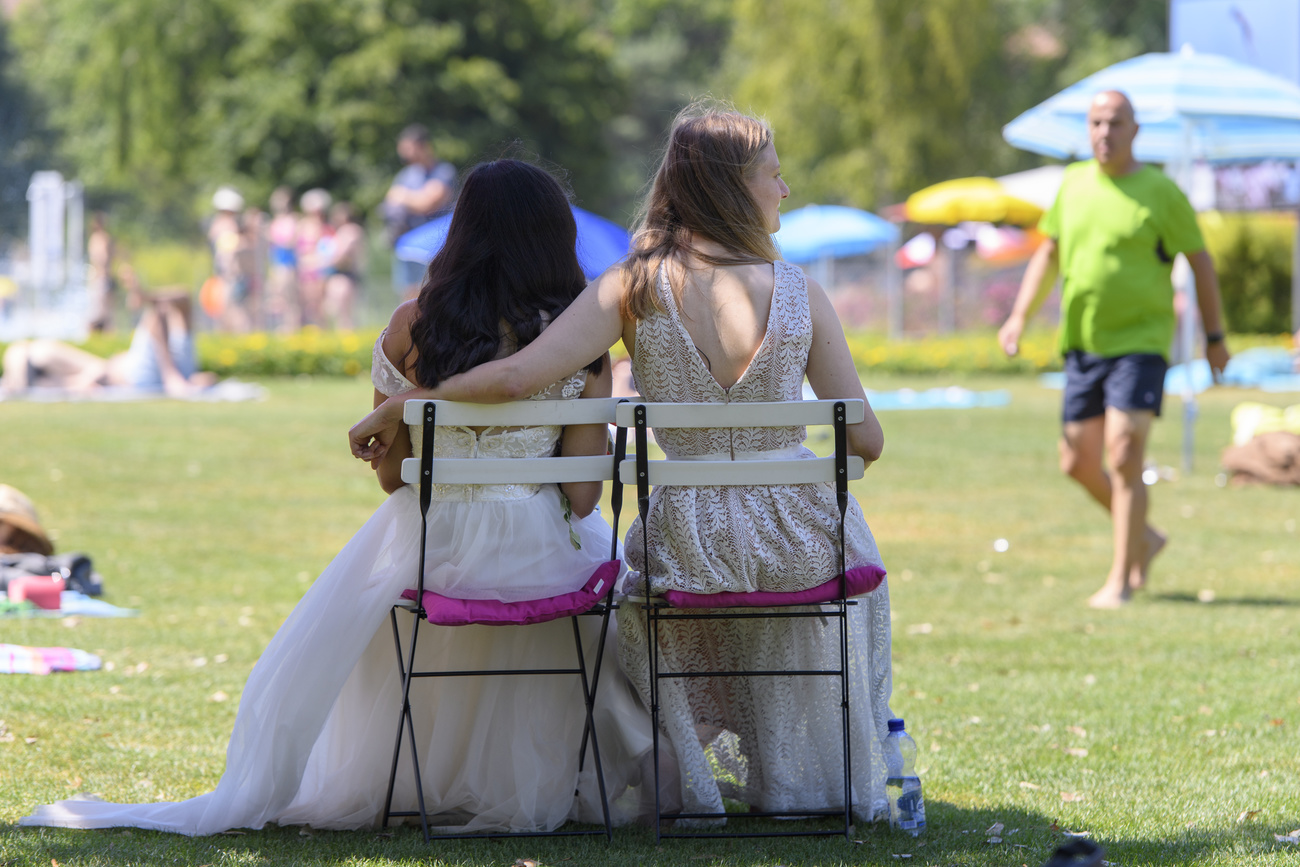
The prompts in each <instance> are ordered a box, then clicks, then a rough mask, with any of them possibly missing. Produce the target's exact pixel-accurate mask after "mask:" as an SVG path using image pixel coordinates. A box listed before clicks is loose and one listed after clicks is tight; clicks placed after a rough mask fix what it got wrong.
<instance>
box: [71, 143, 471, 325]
mask: <svg viewBox="0 0 1300 867" xmlns="http://www.w3.org/2000/svg"><path fill="white" fill-rule="evenodd" d="M397 153H398V155H399V156H400V157H401V160H402V163H403V168H402V169H401V171H399V172H398V173H397V175H396V177H394V179H393V182H392V184H391V186H390V187H389V189H388V191H387V193H386V195H385V197H384V201H383V203H382V204H381V205H380V208H379V211H380V215H381V216H382V218H383V222H384V226H385V230H386V235H387V240H388V243H389V245H390V247H393V246H396V244H397V241H398V239H399V238H401V237H402V236H403V235H405V234H406V233H408V232H411V231H412V230H414V229H416V228H418V227H420V226H422V225H424V224H425V223H427V222H429V221H431V220H434V219H436V218H438V217H442V216H445V215H447V214H449V213H450V211H451V209H452V206H453V205H454V204H455V197H456V169H455V167H454V166H452V165H451V164H450V163H448V162H445V161H443V160H440V159H438V157H437V155H436V154H435V152H434V149H433V145H432V143H431V141H430V136H429V131H428V129H426V128H425V127H424V126H421V125H419V124H413V125H411V126H408V127H406V128H405V129H404V130H402V132H401V134H400V135H399V136H398V139H397ZM206 232H207V241H208V246H209V249H210V251H211V255H212V273H211V275H210V276H209V277H208V278H207V279H206V280H205V281H204V283H203V285H202V287H201V288H200V290H199V296H198V302H199V308H200V310H201V311H202V313H203V315H205V316H206V318H207V320H208V322H209V324H210V326H211V327H212V328H214V329H216V330H220V331H227V332H233V333H243V332H249V331H274V332H292V331H296V330H297V329H299V328H301V327H303V326H306V325H311V326H316V327H319V328H325V329H340V330H352V329H353V328H354V327H355V326H356V312H357V303H358V300H359V298H360V295H361V293H362V291H363V290H364V289H365V282H366V281H365V275H366V268H367V263H366V250H367V245H368V241H367V237H366V230H365V228H364V227H363V226H362V225H361V223H360V222H359V221H358V214H357V211H356V209H355V208H354V207H353V205H352V203H350V202H346V201H334V198H333V196H332V195H331V194H330V192H329V191H328V190H324V189H320V188H315V189H310V190H307V191H306V192H304V193H303V194H302V195H301V196H299V197H298V198H297V201H296V202H295V200H294V191H293V190H292V189H290V188H289V187H287V186H282V187H279V188H277V189H276V190H275V191H274V192H272V193H271V196H270V199H269V200H268V202H267V209H266V210H265V211H264V210H262V209H261V208H259V207H257V206H255V205H250V204H248V203H247V202H246V201H245V199H244V197H243V196H242V195H241V194H240V193H239V191H238V190H236V189H235V188H234V187H230V186H223V187H220V188H219V189H218V190H217V191H216V192H215V193H214V194H213V196H212V215H211V217H210V218H209V219H208V222H207V227H206ZM86 252H87V265H88V275H87V276H88V281H87V282H88V285H89V292H90V328H91V330H92V331H97V332H101V331H111V330H112V329H113V321H114V307H115V302H116V297H117V295H118V292H119V289H123V290H125V294H126V301H127V306H128V307H129V308H130V309H132V310H137V309H138V308H139V306H140V290H139V281H138V280H137V279H136V277H135V273H134V271H133V270H132V268H131V266H130V263H128V262H125V261H115V260H116V259H118V258H120V257H118V256H116V254H115V250H114V241H113V237H112V235H111V234H110V233H109V231H108V227H107V225H106V220H105V218H104V215H103V214H101V213H96V214H94V215H93V217H92V222H91V232H90V235H89V237H88V239H87V251H86ZM430 255H431V254H430ZM425 264H426V263H425V262H423V261H409V260H403V259H399V258H398V257H397V256H396V255H395V254H394V255H393V262H392V287H393V291H394V292H395V293H396V300H397V301H401V300H404V299H407V298H411V297H414V295H415V294H416V293H417V292H418V290H419V286H420V282H421V280H422V278H423V275H424V270H425Z"/></svg>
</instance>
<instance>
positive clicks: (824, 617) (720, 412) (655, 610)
mask: <svg viewBox="0 0 1300 867" xmlns="http://www.w3.org/2000/svg"><path fill="white" fill-rule="evenodd" d="M617 418H618V424H619V426H620V428H622V427H630V428H633V429H634V430H635V436H636V454H635V455H633V456H630V457H629V458H627V459H626V460H624V461H623V462H622V464H621V465H620V467H619V477H620V479H621V480H622V481H623V483H624V484H629V485H630V484H635V485H636V488H637V508H638V511H639V513H640V515H641V522H642V528H643V530H644V527H645V525H646V521H647V519H648V515H649V508H650V487H651V486H652V485H692V486H707V485H747V486H753V485H792V484H804V483H811V482H833V483H834V484H835V491H836V498H837V505H838V507H839V540H838V542H839V570H838V573H837V574H836V575H833V576H827V581H826V582H825V583H824V584H822V585H820V586H818V587H814V588H810V589H809V590H805V591H800V592H796V593H766V592H757V593H721V594H714V595H712V596H708V595H701V594H693V593H679V592H666V593H663V594H661V595H660V596H657V597H651V595H650V588H651V586H652V584H653V580H652V579H653V577H654V576H652V575H651V574H649V571H650V564H651V560H650V556H649V551H648V548H647V549H643V552H642V553H643V559H642V562H643V563H644V564H645V569H646V574H643V575H642V576H641V577H642V581H641V582H639V586H640V587H641V588H642V589H641V592H642V593H643V594H644V595H643V598H642V604H641V608H642V610H643V611H645V615H646V633H647V636H648V639H649V640H648V641H647V648H648V657H649V659H648V665H649V684H650V712H651V716H652V720H653V744H654V757H655V763H654V767H655V773H656V779H655V793H656V797H655V819H656V821H655V839H656V841H657V840H658V839H659V838H661V837H700V836H718V837H750V836H762V837H768V836H829V835H834V834H840V833H843V834H844V835H845V837H849V836H850V831H849V827H850V825H851V824H852V821H853V819H852V806H853V805H852V782H851V775H850V772H851V764H850V759H851V756H850V749H849V722H850V718H849V670H848V666H849V643H848V607H849V606H851V605H855V604H856V603H855V601H854V600H853V598H852V597H853V596H855V595H859V594H861V593H864V592H867V591H869V590H872V589H874V588H875V587H876V586H878V585H879V583H880V581H881V578H882V577H883V572H881V571H880V570H879V569H877V568H876V567H862V568H859V569H852V570H848V571H847V572H846V571H845V568H844V515H845V512H846V510H847V508H848V497H849V493H848V483H849V482H850V481H851V480H854V479H860V478H862V476H863V472H864V469H865V465H864V462H863V460H862V458H860V457H858V456H856V455H850V454H849V453H848V434H847V426H848V425H850V424H855V423H857V422H860V421H862V420H863V418H864V405H863V401H861V400H838V401H830V400H812V401H789V402H776V403H731V404H719V403H644V402H635V401H629V402H625V403H623V404H620V405H619V407H618V410H617ZM806 425H831V426H833V428H834V431H835V454H834V456H833V457H829V458H802V459H786V460H760V461H730V460H720V461H719V460H714V461H710V460H672V459H669V458H664V459H661V460H651V459H649V453H648V451H647V441H648V429H649V428H652V427H653V428H658V429H662V428H754V427H791V426H806ZM648 537H649V534H648V533H646V532H643V533H642V540H643V544H648V543H646V541H645V540H646V539H648ZM755 609H761V610H755ZM760 618H771V619H779V618H814V619H819V620H821V621H822V623H823V624H827V625H829V623H830V622H831V621H834V623H835V624H836V625H837V626H838V630H839V635H838V639H839V652H840V665H839V667H838V668H835V669H813V670H799V671H793V670H744V671H661V670H660V669H659V663H660V660H659V628H660V624H661V623H663V622H664V621H700V620H726V619H760ZM698 677H838V678H839V681H840V708H841V723H842V731H843V740H842V744H841V746H842V750H843V760H844V808H843V810H837V809H809V810H797V811H760V810H751V811H749V812H747V813H725V812H724V813H700V812H678V813H674V814H665V813H663V812H662V809H661V806H660V802H659V797H658V792H659V780H658V777H657V775H658V772H659V715H660V705H659V701H660V687H659V683H660V681H663V680H668V679H673V678H698ZM814 817H842V818H843V822H844V824H843V828H842V829H840V828H839V827H836V828H833V829H815V830H806V829H800V830H795V831H782V832H775V831H768V832H754V833H746V832H736V831H732V830H729V829H728V830H724V831H721V832H719V831H705V830H698V831H691V832H689V833H664V832H663V831H662V829H661V825H662V821H663V820H676V819H694V820H718V819H775V818H814Z"/></svg>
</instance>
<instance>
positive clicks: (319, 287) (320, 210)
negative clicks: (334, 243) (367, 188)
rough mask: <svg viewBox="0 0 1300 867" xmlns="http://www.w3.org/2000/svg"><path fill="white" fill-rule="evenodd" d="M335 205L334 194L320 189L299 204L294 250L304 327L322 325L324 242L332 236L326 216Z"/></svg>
mask: <svg viewBox="0 0 1300 867" xmlns="http://www.w3.org/2000/svg"><path fill="white" fill-rule="evenodd" d="M332 202H333V199H332V198H331V196H330V194H329V193H328V192H327V191H325V190H322V189H320V188H319V187H318V188H315V189H311V190H308V191H307V192H305V193H303V194H302V198H301V199H300V200H299V202H298V204H299V206H300V207H301V208H302V216H301V217H300V218H299V219H298V232H297V234H296V236H295V238H294V249H295V251H296V253H297V258H298V310H299V312H300V314H301V319H300V324H302V325H320V321H321V302H322V301H323V300H324V298H325V269H324V263H323V262H322V261H321V253H320V250H321V242H322V241H323V240H324V239H325V238H326V237H327V236H328V235H329V234H330V233H331V229H330V225H329V221H328V220H327V219H326V216H325V214H326V212H327V211H329V207H330V204H331V203H332Z"/></svg>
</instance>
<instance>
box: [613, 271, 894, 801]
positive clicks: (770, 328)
mask: <svg viewBox="0 0 1300 867" xmlns="http://www.w3.org/2000/svg"><path fill="white" fill-rule="evenodd" d="M659 290H660V296H661V302H662V304H663V307H664V309H665V310H666V311H667V312H656V313H655V314H653V315H651V316H649V317H647V318H646V319H644V320H642V321H641V322H639V323H638V325H637V331H636V351H635V354H634V356H633V359H632V368H633V372H634V374H635V377H636V382H637V385H638V387H639V389H640V391H641V394H643V395H644V396H645V398H646V399H647V400H651V401H680V402H706V403H728V402H735V401H746V402H749V401H781V400H800V399H801V394H802V386H803V380H804V371H805V370H806V368H807V363H808V352H809V348H810V347H811V345H812V319H811V316H810V313H809V308H808V295H807V287H806V283H805V281H804V277H803V273H802V272H801V271H800V270H799V269H798V268H796V267H794V266H792V265H789V264H787V263H784V262H777V263H776V265H775V288H774V292H773V296H772V306H771V312H770V314H769V318H768V325H767V332H766V334H765V336H764V338H763V341H762V344H761V345H760V346H759V349H758V351H757V353H756V354H755V356H754V358H753V360H752V361H751V362H750V365H749V367H748V368H747V369H746V371H745V373H744V374H743V375H742V376H741V378H740V379H739V380H738V381H737V382H736V383H735V384H734V385H732V386H731V388H730V389H724V388H723V387H722V386H720V385H719V384H718V383H717V381H716V380H715V379H714V378H713V376H712V374H711V373H710V372H709V370H708V369H707V368H706V367H705V365H704V363H703V360H702V359H701V357H700V354H699V352H698V351H697V350H696V348H695V345H694V343H693V342H692V340H691V337H690V334H689V333H688V332H687V330H686V328H685V326H684V325H683V323H682V321H681V315H680V312H679V311H678V309H677V306H676V301H675V299H674V297H673V294H672V290H671V288H670V287H669V285H668V281H667V278H666V276H665V275H664V274H663V272H662V271H661V273H660V278H659ZM654 433H655V439H656V440H657V442H658V444H659V445H660V447H662V448H663V450H664V451H665V452H666V453H667V454H669V455H671V456H673V457H688V458H689V457H696V458H699V459H713V460H725V459H728V458H730V459H733V460H763V459H765V458H790V457H798V456H801V455H802V456H807V457H812V456H813V455H812V452H810V451H809V450H808V449H806V448H805V447H804V446H803V445H802V442H803V439H804V436H805V431H804V429H803V428H802V427H791V428H757V429H742V428H736V429H684V428H683V429H676V430H669V429H662V428H661V429H658V430H656V431H655V432H654ZM838 514H839V511H838V508H837V506H836V502H835V491H834V487H833V486H832V485H830V484H824V485H788V486H774V487H754V488H747V487H743V486H737V487H658V488H656V489H654V491H653V492H652V494H651V499H650V509H649V518H648V521H647V525H648V526H647V527H642V525H641V522H640V519H637V521H636V522H634V523H633V525H632V528H631V531H630V532H629V534H628V537H627V540H626V550H627V559H628V563H629V565H630V566H631V568H632V569H634V570H636V573H637V574H629V577H628V586H629V587H633V586H636V587H638V588H640V587H641V586H642V585H641V584H640V583H639V582H640V581H641V580H642V579H641V577H640V574H642V570H643V568H644V565H645V564H644V562H643V554H642V545H643V534H646V533H648V549H649V558H650V569H649V574H650V575H651V576H652V578H651V583H650V588H649V589H650V593H651V594H652V595H653V594H657V593H660V592H662V591H664V590H666V589H676V590H685V591H690V592H694V593H716V592H722V591H755V590H763V591H782V592H786V591H794V590H803V589H806V588H809V587H812V586H815V585H818V584H821V583H823V582H824V581H826V580H828V579H829V578H831V577H832V576H834V575H835V574H836V573H837V571H838V554H837V547H838V546H837V526H838ZM845 520H846V523H845V540H846V563H847V566H848V568H853V567H855V566H865V565H870V564H874V565H880V555H879V552H878V551H877V549H876V544H875V540H874V539H873V538H872V536H871V531H870V530H869V529H868V527H867V524H866V521H865V519H864V518H863V515H862V510H861V509H860V508H859V506H858V504H857V502H856V501H854V500H853V499H852V498H850V502H849V511H848V514H847V517H846V519H845ZM858 601H859V604H858V605H856V606H853V607H851V608H850V609H849V612H850V614H849V627H850V633H849V641H850V668H851V683H850V697H851V701H852V717H851V719H852V729H851V732H850V736H851V741H850V743H851V751H852V765H853V768H852V775H851V778H852V786H853V801H854V811H855V813H857V815H858V817H859V818H860V819H864V820H871V819H874V818H876V817H878V816H880V815H882V814H884V813H885V812H886V807H885V791H884V770H885V769H884V763H883V760H882V758H881V743H882V740H883V738H884V737H885V735H886V734H887V725H886V721H887V720H888V718H889V716H890V712H889V705H888V702H889V694H890V690H891V679H890V632H889V595H888V586H887V584H885V583H883V582H882V583H881V585H880V586H879V587H878V588H877V589H876V590H874V591H872V592H871V593H868V594H866V595H864V596H861V597H859V598H858ZM618 621H619V634H620V646H619V658H620V662H621V664H622V666H623V668H624V670H625V671H626V672H628V673H629V676H630V677H631V679H632V681H633V682H634V683H635V684H636V686H637V688H638V689H639V690H640V691H641V693H642V695H643V696H646V697H647V699H648V694H649V692H648V690H649V686H648V667H647V659H646V641H647V638H646V625H645V620H644V614H643V613H642V612H641V611H640V610H639V609H638V608H637V607H636V606H635V605H626V604H625V605H624V606H623V607H622V608H621V609H620V610H619V616H618ZM836 635H837V633H836V631H835V630H834V629H827V628H825V627H823V626H822V625H821V624H820V623H819V622H817V621H815V620H803V619H800V620H770V621H761V620H734V621H713V622H709V623H690V624H679V623H673V622H671V621H669V622H667V623H664V624H662V625H661V627H660V636H661V643H662V647H661V650H660V654H661V656H662V660H661V666H662V667H663V668H664V669H669V668H672V669H676V670H687V671H690V670H695V671H709V670H713V671H718V670H725V669H738V668H751V669H752V668H802V669H811V668H836V667H838V665H839V649H838V639H837V637H836ZM839 689H840V687H839V683H838V680H837V679H834V678H825V677H807V678H793V677H762V678H748V679H740V678H733V679H726V680H724V679H715V678H690V679H685V680H682V679H677V680H666V681H661V686H660V704H661V717H660V720H661V725H662V726H663V727H664V731H665V733H666V735H667V737H668V740H669V742H670V743H671V744H672V746H673V747H674V748H675V750H676V754H677V760H678V763H679V768H678V770H679V772H680V774H681V800H682V806H683V809H684V810H685V811H688V812H697V811H699V812H703V811H717V810H721V809H722V808H723V801H722V799H723V798H724V797H726V798H732V799H736V800H740V801H743V802H745V803H748V804H750V805H752V806H753V807H754V808H756V809H762V810H786V809H792V810H793V809H823V808H836V807H838V808H842V807H843V805H844V803H843V802H844V771H843V762H842V757H841V751H840V749H839V746H838V744H839V743H840V740H841V727H840V710H839V703H840V702H839Z"/></svg>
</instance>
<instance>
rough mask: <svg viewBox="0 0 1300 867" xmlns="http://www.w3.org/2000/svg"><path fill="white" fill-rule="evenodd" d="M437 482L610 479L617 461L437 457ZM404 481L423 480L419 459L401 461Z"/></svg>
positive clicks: (434, 478)
mask: <svg viewBox="0 0 1300 867" xmlns="http://www.w3.org/2000/svg"><path fill="white" fill-rule="evenodd" d="M432 466H433V475H432V478H431V480H432V482H433V483H434V484H435V485H507V484H517V485H540V484H546V483H547V482H555V483H557V484H559V483H561V482H608V481H612V480H613V478H614V462H613V459H612V458H610V457H609V456H608V455H591V456H583V457H554V458H552V457H546V458H434V459H433V462H432ZM402 481H403V482H405V483H407V484H416V483H418V482H419V481H420V460H419V458H407V459H405V460H404V461H402Z"/></svg>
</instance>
